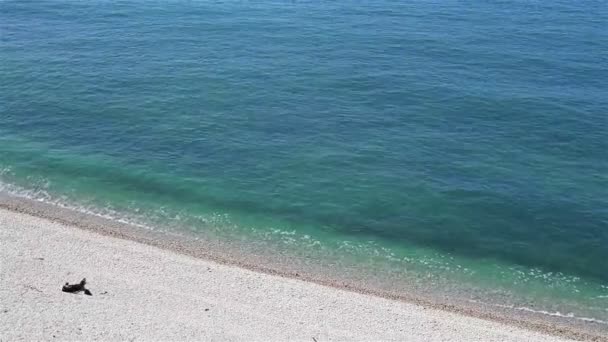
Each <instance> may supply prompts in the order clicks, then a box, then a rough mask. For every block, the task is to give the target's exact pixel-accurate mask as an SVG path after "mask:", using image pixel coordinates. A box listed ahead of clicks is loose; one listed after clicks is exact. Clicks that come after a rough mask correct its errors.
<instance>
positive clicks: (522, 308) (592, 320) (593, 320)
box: [468, 299, 608, 325]
mask: <svg viewBox="0 0 608 342" xmlns="http://www.w3.org/2000/svg"><path fill="white" fill-rule="evenodd" d="M468 301H469V302H471V303H479V304H487V305H492V306H495V307H499V308H503V309H511V310H518V311H525V312H531V313H536V314H541V315H546V316H552V317H560V318H570V319H575V320H579V321H583V322H587V323H598V324H603V325H608V321H604V320H601V319H597V318H590V317H582V316H576V315H574V314H573V313H567V314H564V313H561V312H559V311H554V312H551V311H546V310H536V309H532V308H528V307H525V306H515V305H506V304H493V303H485V302H480V301H477V300H474V299H469V300H468Z"/></svg>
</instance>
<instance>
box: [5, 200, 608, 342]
mask: <svg viewBox="0 0 608 342" xmlns="http://www.w3.org/2000/svg"><path fill="white" fill-rule="evenodd" d="M0 210H6V211H9V212H12V213H15V214H24V215H28V216H31V217H34V218H39V219H43V220H48V221H49V222H53V223H54V224H59V225H63V226H67V227H74V228H79V229H82V230H84V231H88V232H91V233H94V234H99V235H100V236H105V237H108V238H118V239H121V240H125V241H130V242H132V243H138V244H142V245H147V246H151V247H154V248H160V249H162V250H166V251H170V252H175V253H177V254H180V255H185V256H189V257H194V258H196V259H200V260H202V261H205V262H213V263H217V264H219V265H224V266H226V267H238V268H240V269H243V270H246V271H253V272H257V273H262V274H266V275H268V276H272V277H280V278H282V279H287V280H294V279H295V280H302V281H305V282H307V283H311V284H315V285H321V286H325V287H329V288H332V289H337V290H340V291H343V290H346V291H348V292H350V293H356V294H359V295H367V296H373V297H376V298H382V299H388V300H391V301H396V302H400V303H404V304H408V305H414V306H418V307H420V308H422V309H431V310H439V311H442V312H446V313H450V314H457V315H460V316H462V317H468V318H472V319H481V320H484V321H488V322H495V323H497V324H506V325H508V326H511V327H516V328H518V329H520V328H523V329H525V330H527V331H530V332H537V333H542V334H547V335H551V336H557V337H562V338H569V339H576V340H590V341H608V335H606V334H605V333H604V332H603V331H602V330H601V327H597V329H589V330H587V329H588V328H590V326H591V325H592V324H591V325H587V326H569V325H564V324H562V323H563V322H562V323H560V322H559V319H556V320H553V318H550V317H546V316H540V315H536V314H534V313H525V312H515V310H508V309H505V308H502V309H501V308H498V307H494V306H484V305H483V303H481V304H479V303H478V304H475V305H462V304H464V303H457V304H454V303H441V302H437V301H433V300H432V299H430V298H425V297H422V296H417V295H416V294H411V293H390V292H387V291H380V290H376V289H372V288H366V287H364V286H362V285H361V284H354V283H345V282H342V281H339V280H337V279H331V278H324V277H319V276H318V275H316V276H315V275H314V274H307V273H304V272H294V271H293V270H291V271H289V270H286V269H283V270H281V269H278V268H274V267H272V266H267V265H265V263H262V262H256V257H257V258H258V259H260V258H262V259H263V256H259V255H258V256H253V258H248V259H243V255H238V253H233V251H234V250H233V249H232V248H231V247H232V246H229V244H227V243H225V242H222V241H205V242H204V243H202V242H201V241H199V240H197V241H192V240H191V239H187V237H185V236H181V235H178V234H171V233H168V232H158V231H152V230H148V229H145V228H144V227H136V226H133V225H130V224H127V223H123V222H118V221H115V220H111V219H108V218H103V217H99V216H96V215H92V214H86V213H82V212H78V211H75V210H72V209H69V208H64V207H60V206H57V205H54V204H49V203H45V202H42V201H36V200H32V199H27V198H22V197H16V196H13V195H8V194H0ZM220 251H221V252H220ZM239 256H240V257H241V258H239ZM248 257H249V256H248ZM244 260H247V261H244ZM458 304H461V305H458Z"/></svg>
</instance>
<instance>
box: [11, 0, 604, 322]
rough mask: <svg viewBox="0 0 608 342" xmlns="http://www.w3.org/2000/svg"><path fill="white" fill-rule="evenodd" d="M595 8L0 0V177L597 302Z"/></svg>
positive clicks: (251, 236) (114, 209)
mask: <svg viewBox="0 0 608 342" xmlns="http://www.w3.org/2000/svg"><path fill="white" fill-rule="evenodd" d="M606 22H608V7H607V6H606V5H605V3H603V2H599V1H598V2H595V1H590V2H585V3H575V2H570V1H553V2H542V3H541V2H531V1H516V0H508V1H501V2H488V3H482V4H475V5H474V6H471V5H467V4H464V3H461V2H456V1H442V2H427V1H412V2H396V1H388V0H379V1H374V2H370V3H365V2H342V3H338V2H329V1H263V0H262V1H227V2H205V1H186V0H183V1H179V0H176V1H137V0H134V1H120V2H113V1H101V0H92V1H1V2H0V44H1V45H0V180H1V181H2V183H1V184H2V185H0V188H1V189H3V190H4V191H10V192H14V193H19V194H22V195H28V196H32V197H36V198H39V199H44V200H48V201H54V202H60V203H69V204H70V205H72V206H74V207H78V208H81V209H82V208H84V209H86V210H89V211H93V212H98V213H106V214H107V213H111V214H112V215H115V216H116V217H124V218H129V219H131V220H134V221H138V222H144V223H145V224H147V225H150V226H154V227H159V228H160V227H163V229H167V227H169V229H175V230H180V229H181V230H188V231H191V232H197V231H198V232H203V231H213V232H214V234H217V235H218V236H223V237H224V238H226V239H242V240H249V241H252V243H253V242H255V241H259V240H269V241H271V242H272V244H273V246H277V245H278V246H282V247H276V248H285V249H287V250H291V251H293V253H294V255H321V256H323V258H325V259H324V260H326V261H327V262H328V263H333V262H334V261H335V260H342V259H349V260H350V261H351V262H354V263H360V264H362V265H372V266H373V268H374V270H375V271H374V272H375V273H374V274H376V276H378V274H380V276H381V274H382V271H383V270H385V271H386V272H387V273H388V272H390V273H391V274H394V273H395V272H397V273H399V272H403V273H404V274H406V277H416V276H418V275H421V274H424V275H425V276H429V275H430V276H432V277H436V278H440V279H445V283H450V282H452V283H453V282H458V283H461V284H463V287H466V286H470V285H471V284H474V285H475V286H478V287H480V288H491V289H494V290H495V289H497V288H499V289H501V290H502V291H507V292H509V293H511V292H512V293H514V294H515V295H517V296H520V297H522V298H526V301H528V300H532V299H533V300H536V301H538V302H539V303H545V305H549V304H547V303H549V302H551V303H553V304H551V305H555V306H556V307H555V308H554V307H551V309H555V310H558V309H559V308H560V305H562V306H563V307H566V308H567V310H569V311H570V312H574V313H575V314H576V315H582V316H585V317H589V316H591V317H593V318H595V319H599V320H608V311H607V310H606V308H608V266H607V264H606V262H605V260H606V259H607V258H608V247H607V246H608V152H607V148H608V116H607V115H608V97H606V94H608V58H607V57H606V56H608V55H607V54H606V53H605V49H606V41H608V40H607V39H608V30H607V29H606ZM321 251H322V253H321ZM330 259H331V260H330ZM332 260H333V261H332ZM370 267H371V266H370ZM378 270H379V271H378ZM407 272H410V273H407ZM411 272H413V273H411ZM530 298H532V299H530ZM569 311H566V312H569ZM562 312H563V311H562Z"/></svg>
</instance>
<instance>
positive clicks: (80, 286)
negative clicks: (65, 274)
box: [61, 278, 93, 296]
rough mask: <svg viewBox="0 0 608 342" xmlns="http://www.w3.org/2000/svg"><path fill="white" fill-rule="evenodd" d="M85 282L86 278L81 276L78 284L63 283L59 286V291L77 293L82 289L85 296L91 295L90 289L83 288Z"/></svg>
mask: <svg viewBox="0 0 608 342" xmlns="http://www.w3.org/2000/svg"><path fill="white" fill-rule="evenodd" d="M86 283H87V279H86V278H83V279H82V280H81V281H80V283H79V284H73V285H70V284H69V283H65V285H63V287H62V288H61V291H63V292H69V293H78V292H80V291H84V294H86V295H87V296H92V295H93V294H92V293H91V291H89V290H87V289H85V288H84V285H85V284H86Z"/></svg>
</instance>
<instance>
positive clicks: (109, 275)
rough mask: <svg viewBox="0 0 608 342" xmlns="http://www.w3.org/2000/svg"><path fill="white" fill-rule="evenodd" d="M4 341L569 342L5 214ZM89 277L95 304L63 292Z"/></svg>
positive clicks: (1, 221)
mask: <svg viewBox="0 0 608 342" xmlns="http://www.w3.org/2000/svg"><path fill="white" fill-rule="evenodd" d="M0 243H1V246H0V274H1V277H0V340H1V341H15V340H41V339H42V340H206V341H212V340H215V341H227V340H241V341H243V340H247V341H253V340H256V341H284V340H298V341H315V340H316V341H319V342H321V341H371V340H395V341H397V340H398V341H563V340H564V339H562V338H559V337H556V336H551V335H544V334H542V333H539V332H535V331H530V330H526V329H522V328H519V327H515V326H510V325H506V324H503V323H499V322H494V321H486V320H483V319H479V318H474V317H469V316H465V315H459V314H456V313H452V312H447V311H442V310H437V309H432V308H425V307H423V306H420V305H417V304H411V303H406V302H402V301H396V300H389V299H385V298H380V297H375V296H370V295H365V294H360V293H355V292H350V291H346V290H341V289H337V288H333V287H328V286H323V285H319V284H315V283H310V282H306V281H301V280H298V279H290V278H286V277H281V276H275V275H269V274H264V273H259V272H254V271H250V270H246V269H242V268H239V267H236V266H230V265H224V264H219V263H216V262H213V261H208V260H204V259H199V258H194V257H191V256H188V255H182V254H179V253H176V252H173V251H170V250H165V249H161V248H158V247H154V246H149V245H146V244H141V243H138V242H135V241H130V240H124V239H119V238H115V237H111V236H106V235H101V234H97V233H95V232H91V231H87V230H83V229H79V228H77V227H72V226H68V225H64V224H61V223H56V222H53V221H50V220H47V219H44V218H39V217H34V216H29V215H27V214H22V213H16V212H13V211H9V210H5V209H0ZM83 277H86V278H87V281H88V288H89V289H90V290H91V292H92V293H93V296H86V295H84V294H69V293H64V292H62V291H61V287H62V285H63V284H64V283H65V282H68V281H69V282H70V283H75V282H78V281H80V280H81V279H82V278H83Z"/></svg>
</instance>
